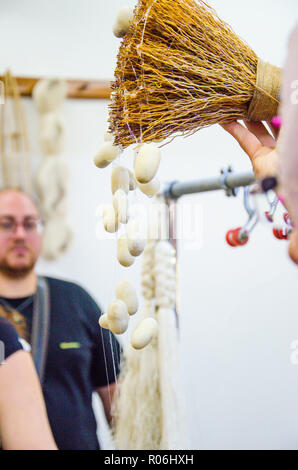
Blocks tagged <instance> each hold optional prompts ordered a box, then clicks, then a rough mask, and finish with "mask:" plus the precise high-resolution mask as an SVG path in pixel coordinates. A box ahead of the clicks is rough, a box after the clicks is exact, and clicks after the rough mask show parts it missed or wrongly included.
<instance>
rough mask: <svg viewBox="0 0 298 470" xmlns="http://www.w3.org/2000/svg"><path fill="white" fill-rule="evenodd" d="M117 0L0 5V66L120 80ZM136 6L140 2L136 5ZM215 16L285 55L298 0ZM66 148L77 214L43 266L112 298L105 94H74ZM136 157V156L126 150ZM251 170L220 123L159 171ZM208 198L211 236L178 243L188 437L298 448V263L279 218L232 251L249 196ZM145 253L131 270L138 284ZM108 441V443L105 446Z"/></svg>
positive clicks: (118, 274)
mask: <svg viewBox="0 0 298 470" xmlns="http://www.w3.org/2000/svg"><path fill="white" fill-rule="evenodd" d="M122 4H124V2H122V1H120V0H109V1H103V0H84V1H83V0H71V1H70V0H52V1H51V2H47V1H45V0H23V1H22V2H21V1H17V0H10V1H9V2H1V6H0V43H1V44H5V47H1V54H0V70H1V71H4V70H5V69H6V68H7V67H10V68H11V70H12V72H13V73H14V74H16V75H17V74H20V75H28V76H35V75H36V76H45V75H48V76H59V77H66V78H99V79H101V78H102V79H106V78H111V77H112V75H113V68H114V65H115V60H116V52H117V47H118V44H119V43H118V40H116V39H115V38H114V37H113V36H112V34H111V25H112V23H113V19H114V16H115V13H116V11H117V8H118V7H119V6H120V5H122ZM131 4H133V2H131ZM211 4H212V6H214V7H216V8H217V10H218V12H219V14H220V15H221V16H222V17H223V18H224V19H226V20H227V21H229V22H230V23H231V24H232V25H233V27H234V29H235V30H236V32H237V33H239V34H240V35H241V36H242V37H244V38H245V39H246V41H247V42H248V43H249V44H250V45H251V46H252V47H253V48H254V49H255V50H256V52H257V53H258V54H259V55H260V56H261V57H263V58H264V59H266V60H269V61H271V62H272V63H275V64H277V65H282V64H283V62H284V59H285V54H286V45H287V38H288V35H289V32H290V30H291V28H292V27H293V25H294V23H295V20H296V19H297V17H298V4H297V2H296V0H284V1H281V0H270V1H269V0H262V2H260V1H258V0H251V1H250V2H249V4H246V3H245V2H241V3H240V2H239V1H236V0H225V1H224V2H223V1H219V0H211ZM23 103H24V107H25V111H26V115H27V122H28V128H29V135H30V141H31V149H32V156H33V158H34V159H35V161H36V160H37V159H38V157H39V156H40V154H39V147H38V143H37V135H38V122H37V113H36V110H35V109H34V105H33V103H32V101H31V100H29V99H24V100H23ZM63 112H64V116H65V118H66V122H67V141H66V146H65V152H64V154H65V157H66V158H67V159H68V161H69V164H70V166H71V185H70V191H69V218H70V222H71V224H72V226H73V228H74V232H75V239H74V242H73V245H72V248H71V250H70V251H69V252H68V253H67V255H66V256H65V257H64V258H63V259H61V260H59V261H58V262H55V263H46V262H45V261H42V262H40V264H39V270H40V271H41V272H44V273H47V274H51V275H56V276H59V277H63V278H68V279H73V280H76V281H78V282H80V283H82V284H83V285H84V286H85V287H87V289H88V290H89V291H90V292H91V293H92V294H93V295H94V297H95V298H96V299H97V300H98V301H99V302H100V303H101V305H103V306H106V305H107V303H108V301H109V300H110V299H111V298H112V296H113V295H114V294H113V291H114V287H115V285H116V282H117V281H118V280H119V279H121V278H122V277H123V276H124V272H125V275H126V271H125V270H124V269H123V268H120V267H119V266H117V265H116V262H115V244H114V242H113V241H108V240H105V241H99V240H98V239H96V236H95V226H96V217H95V210H96V207H97V205H98V204H99V203H102V202H103V201H104V202H108V201H109V200H110V195H109V191H108V182H107V173H105V172H100V171H99V170H96V169H95V168H94V166H93V163H92V157H93V155H94V153H95V152H96V150H97V148H98V146H99V145H100V143H101V142H102V134H103V131H104V129H105V127H106V124H105V123H106V119H107V102H105V101H75V100H68V101H67V103H66V104H65V106H64V111H63ZM130 158H131V156H130ZM228 164H233V166H234V167H235V169H237V171H242V170H249V169H250V164H249V162H248V159H247V157H246V156H245V155H244V154H243V152H242V151H241V150H240V149H239V148H238V146H237V145H236V144H235V143H234V142H233V140H232V139H231V138H230V137H229V136H228V135H226V134H225V133H224V132H223V131H222V130H221V129H220V128H219V127H217V126H216V127H213V128H211V129H208V130H204V131H201V132H199V133H198V134H196V135H194V136H193V137H191V138H189V139H186V140H183V139H177V140H175V141H174V142H173V143H172V144H170V145H169V146H167V147H165V149H164V159H163V161H162V165H161V169H160V176H161V179H162V180H163V181H170V180H177V179H179V180H190V179H194V178H201V177H207V176H215V175H216V174H217V173H218V171H219V169H220V168H221V167H222V166H225V165H228ZM184 203H191V204H198V203H199V204H200V205H201V206H202V208H203V214H204V215H203V246H202V248H201V249H200V250H197V251H196V250H189V249H187V246H186V245H183V244H180V246H179V269H180V297H181V299H180V300H181V302H180V304H181V305H180V318H181V342H182V362H183V374H184V376H183V380H184V385H185V394H186V402H187V404H188V408H187V412H188V423H189V433H190V442H191V447H192V448H200V449H246V448H247V449H262V448H265V449H297V448H298V424H297V423H298V399H297V396H298V395H297V390H298V370H297V366H296V367H295V366H294V365H292V364H291V361H290V355H291V348H290V346H291V343H292V341H294V340H296V339H298V316H297V313H298V312H297V268H296V267H294V266H293V265H292V264H291V262H290V261H289V259H288V256H287V246H286V243H282V242H278V241H277V240H275V239H274V238H273V236H272V234H271V230H270V227H269V226H266V225H264V226H258V228H257V230H256V231H255V232H254V234H253V237H252V240H251V242H250V243H249V244H248V245H247V246H246V247H244V248H242V249H237V250H233V249H231V248H229V247H228V246H227V245H226V243H225V240H224V236H225V233H226V231H227V229H229V228H234V227H237V226H240V225H241V224H243V223H244V222H245V220H246V215H245V212H244V209H243V207H242V202H241V199H239V198H238V199H233V200H231V199H227V198H225V196H224V195H223V194H221V193H212V194H205V195H201V196H191V197H188V198H185V199H184ZM139 269H140V262H139V261H138V263H137V265H136V267H135V268H133V269H131V270H130V271H129V276H130V279H133V280H134V281H135V282H136V283H138V284H139ZM107 445H108V444H107Z"/></svg>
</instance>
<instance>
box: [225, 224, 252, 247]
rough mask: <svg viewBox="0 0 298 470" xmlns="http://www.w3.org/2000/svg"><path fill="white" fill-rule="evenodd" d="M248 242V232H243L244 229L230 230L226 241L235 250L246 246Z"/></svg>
mask: <svg viewBox="0 0 298 470" xmlns="http://www.w3.org/2000/svg"><path fill="white" fill-rule="evenodd" d="M248 240H249V235H248V232H247V231H246V230H243V228H242V227H239V228H236V229H232V230H229V231H228V232H227V234H226V241H227V243H228V244H229V245H230V246H231V247H233V248H235V247H237V246H244V245H246V244H247V243H248Z"/></svg>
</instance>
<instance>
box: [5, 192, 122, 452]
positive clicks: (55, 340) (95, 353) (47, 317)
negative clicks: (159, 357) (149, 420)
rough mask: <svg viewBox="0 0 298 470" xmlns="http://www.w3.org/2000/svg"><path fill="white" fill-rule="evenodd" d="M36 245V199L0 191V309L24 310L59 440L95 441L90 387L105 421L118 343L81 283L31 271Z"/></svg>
mask: <svg viewBox="0 0 298 470" xmlns="http://www.w3.org/2000/svg"><path fill="white" fill-rule="evenodd" d="M41 246H42V223H41V220H40V214H39V210H38V207H37V206H36V204H35V203H34V201H33V200H32V199H31V198H30V197H29V196H28V195H26V194H25V193H23V192H22V191H19V190H14V189H8V190H2V191H0V304H1V306H2V309H1V310H3V311H6V312H10V314H8V315H7V317H8V318H9V319H10V320H13V319H15V323H16V324H17V323H18V322H20V321H21V319H24V318H25V324H26V329H27V340H28V342H29V343H31V344H32V347H33V346H34V350H35V353H36V364H38V365H39V366H40V370H38V372H40V375H41V372H42V379H43V380H42V385H43V393H44V397H45V402H46V407H47V413H48V417H49V421H50V425H51V428H52V432H53V435H54V438H55V441H56V443H57V446H58V448H59V449H65V450H75V449H80V450H92V449H99V448H100V447H99V442H98V439H97V429H96V419H95V416H94V412H93V408H92V393H93V392H94V391H97V392H98V394H99V396H100V398H101V400H102V403H103V406H104V410H105V414H106V417H107V419H108V421H110V420H111V400H112V397H113V393H114V389H115V383H116V376H117V373H118V371H119V361H117V358H119V346H118V343H117V341H116V339H115V338H114V337H113V336H112V335H111V334H110V332H108V331H107V330H102V329H101V328H100V326H99V324H98V319H99V317H100V315H101V311H100V309H99V307H98V306H97V305H96V303H95V302H94V300H93V299H92V298H91V297H90V296H89V295H88V293H87V292H86V291H85V290H84V289H83V288H82V287H80V286H78V285H76V284H74V283H71V282H66V281H63V280H58V279H54V278H50V277H44V278H41V277H39V276H37V274H36V272H35V264H36V262H37V260H38V257H39V255H40V251H41ZM45 312H46V314H45ZM16 326H17V325H16ZM19 331H20V329H19ZM24 336H25V335H24ZM33 343H34V344H33ZM41 353H42V354H41ZM41 355H42V358H41ZM41 359H42V360H41ZM38 361H39V362H38ZM37 369H38V367H37ZM28 425H30V423H28Z"/></svg>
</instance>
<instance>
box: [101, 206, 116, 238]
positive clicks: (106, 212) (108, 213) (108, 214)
mask: <svg viewBox="0 0 298 470" xmlns="http://www.w3.org/2000/svg"><path fill="white" fill-rule="evenodd" d="M102 220H103V225H104V228H105V231H106V232H109V233H115V232H117V230H118V218H117V215H116V213H115V210H114V207H113V206H112V205H111V204H110V205H108V206H105V207H104V209H103V212H102Z"/></svg>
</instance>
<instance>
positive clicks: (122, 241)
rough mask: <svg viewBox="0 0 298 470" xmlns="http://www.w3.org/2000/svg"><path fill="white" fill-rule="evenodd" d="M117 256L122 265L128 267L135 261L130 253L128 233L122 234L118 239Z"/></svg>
mask: <svg viewBox="0 0 298 470" xmlns="http://www.w3.org/2000/svg"><path fill="white" fill-rule="evenodd" d="M117 258H118V261H119V263H120V264H121V266H124V267H125V268H128V267H129V266H131V265H132V264H133V263H134V260H135V258H134V257H133V256H132V255H131V254H130V253H129V251H128V247H127V237H126V235H121V237H119V238H118V241H117Z"/></svg>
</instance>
